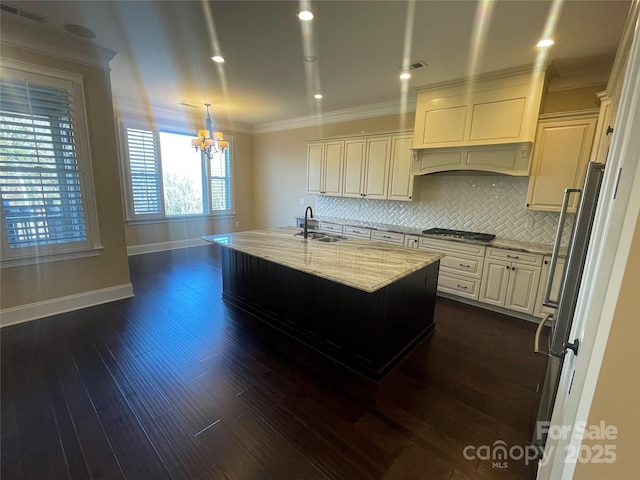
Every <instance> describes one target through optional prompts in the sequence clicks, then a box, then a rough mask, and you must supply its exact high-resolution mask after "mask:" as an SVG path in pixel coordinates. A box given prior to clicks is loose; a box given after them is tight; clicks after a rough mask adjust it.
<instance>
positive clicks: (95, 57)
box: [0, 16, 117, 70]
mask: <svg viewBox="0 0 640 480" xmlns="http://www.w3.org/2000/svg"><path fill="white" fill-rule="evenodd" d="M5 17H6V16H5ZM0 43H2V44H3V45H8V46H15V47H18V48H22V49H25V50H31V51H33V52H36V53H43V54H46V55H50V56H53V57H57V58H61V59H63V60H71V61H74V62H78V63H82V64H84V65H88V66H91V67H99V68H103V69H107V70H108V69H109V62H110V61H111V60H112V59H113V58H114V57H115V56H116V55H117V52H114V51H113V50H109V49H108V48H104V47H100V46H98V45H94V44H92V43H89V42H84V41H74V40H72V39H66V38H64V37H61V36H57V35H52V34H51V33H50V32H45V31H43V30H41V29H37V28H34V27H33V26H32V25H30V24H29V23H28V22H24V21H21V20H20V19H16V20H15V21H13V22H12V21H5V22H3V24H2V34H1V35H0Z"/></svg>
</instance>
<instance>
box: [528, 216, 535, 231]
mask: <svg viewBox="0 0 640 480" xmlns="http://www.w3.org/2000/svg"><path fill="white" fill-rule="evenodd" d="M533 224H534V221H533V218H527V228H528V229H532V228H533Z"/></svg>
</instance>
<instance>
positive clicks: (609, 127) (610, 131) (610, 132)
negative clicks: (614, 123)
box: [607, 125, 613, 135]
mask: <svg viewBox="0 0 640 480" xmlns="http://www.w3.org/2000/svg"><path fill="white" fill-rule="evenodd" d="M612 133H613V128H612V127H611V125H609V126H608V127H607V135H610V134H612Z"/></svg>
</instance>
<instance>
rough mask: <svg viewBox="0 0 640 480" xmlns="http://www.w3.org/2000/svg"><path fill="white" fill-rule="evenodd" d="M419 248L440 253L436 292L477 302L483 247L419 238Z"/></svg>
mask: <svg viewBox="0 0 640 480" xmlns="http://www.w3.org/2000/svg"><path fill="white" fill-rule="evenodd" d="M419 244H420V245H419V248H422V249H424V250H429V251H432V252H438V253H442V254H444V255H445V256H444V257H443V258H441V259H440V273H439V274H438V290H439V291H441V292H445V293H450V294H451V295H458V296H460V297H465V298H470V299H472V300H478V296H479V292H480V281H481V277H482V265H483V264H484V255H485V247H483V246H480V245H470V244H464V243H459V242H447V241H446V240H435V239H431V238H421V239H420V241H419Z"/></svg>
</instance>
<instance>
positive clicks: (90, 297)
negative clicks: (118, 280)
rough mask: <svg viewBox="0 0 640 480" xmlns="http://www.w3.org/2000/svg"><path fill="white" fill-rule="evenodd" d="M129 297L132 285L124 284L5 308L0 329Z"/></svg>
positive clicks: (0, 312)
mask: <svg viewBox="0 0 640 480" xmlns="http://www.w3.org/2000/svg"><path fill="white" fill-rule="evenodd" d="M131 297H133V285H132V284H131V283H126V284H123V285H117V286H115V287H108V288H101V289H99V290H92V291H90V292H83V293H78V294H76V295H68V296H66V297H60V298H53V299H51V300H45V301H42V302H35V303H29V304H27V305H20V306H19V307H11V308H5V309H3V310H0V327H8V326H10V325H16V324H18V323H24V322H30V321H32V320H37V319H39V318H44V317H50V316H52V315H58V314H60V313H65V312H71V311H73V310H79V309H81V308H86V307H93V306H95V305H100V304H102V303H108V302H113V301H115V300H122V299H124V298H131Z"/></svg>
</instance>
